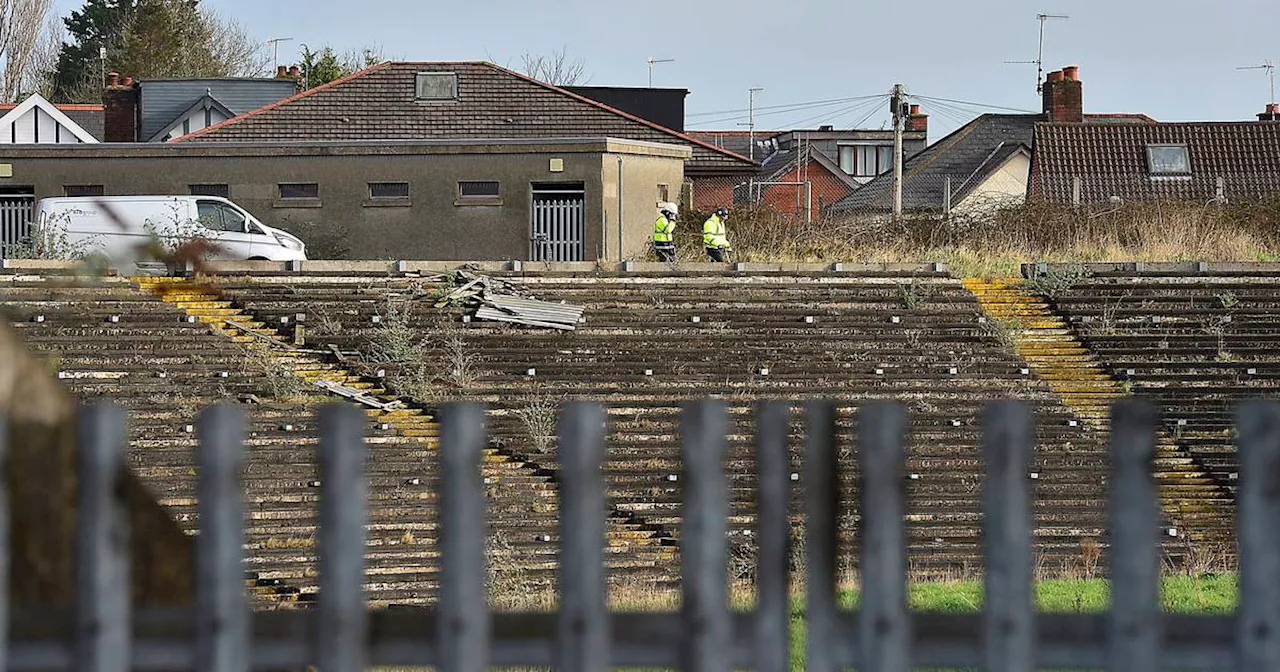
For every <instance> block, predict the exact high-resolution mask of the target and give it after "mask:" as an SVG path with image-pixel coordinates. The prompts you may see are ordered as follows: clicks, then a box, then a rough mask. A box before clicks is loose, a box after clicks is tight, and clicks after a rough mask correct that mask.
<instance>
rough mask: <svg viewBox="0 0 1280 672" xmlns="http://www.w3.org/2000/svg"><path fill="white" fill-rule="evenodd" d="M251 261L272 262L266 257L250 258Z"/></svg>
mask: <svg viewBox="0 0 1280 672" xmlns="http://www.w3.org/2000/svg"><path fill="white" fill-rule="evenodd" d="M249 261H271V260H270V259H268V258H266V257H249Z"/></svg>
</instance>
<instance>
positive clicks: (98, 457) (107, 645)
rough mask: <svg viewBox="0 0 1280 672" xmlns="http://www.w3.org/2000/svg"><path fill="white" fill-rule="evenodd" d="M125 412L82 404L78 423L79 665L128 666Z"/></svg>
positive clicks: (110, 670) (98, 671) (101, 669)
mask: <svg viewBox="0 0 1280 672" xmlns="http://www.w3.org/2000/svg"><path fill="white" fill-rule="evenodd" d="M125 422H126V418H125V411H124V409H123V408H120V407H118V406H113V405H107V404H102V405H95V406H88V407H85V408H82V409H81V410H80V414H79V419H78V422H77V424H76V453H77V461H78V469H77V478H78V481H79V483H78V487H79V490H80V497H79V502H78V504H77V511H76V520H77V525H76V570H77V577H78V579H77V583H76V648H75V669H77V670H88V671H91V672H116V671H118V672H124V671H125V670H128V669H129V667H130V646H131V644H132V641H131V638H132V628H131V627H130V625H131V622H130V617H131V609H130V575H129V556H128V553H129V518H128V512H127V511H126V509H125V502H124V501H123V500H122V499H121V493H122V492H123V491H124V488H123V487H122V484H121V479H122V478H124V475H125V474H124V449H125V441H126V435H125Z"/></svg>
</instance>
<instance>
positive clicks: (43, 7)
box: [0, 0, 53, 101]
mask: <svg viewBox="0 0 1280 672" xmlns="http://www.w3.org/2000/svg"><path fill="white" fill-rule="evenodd" d="M52 5H53V0H0V61H2V63H0V65H2V66H3V75H2V76H0V94H2V95H3V97H4V100H6V101H11V100H14V99H15V98H17V97H18V96H19V95H20V94H22V93H24V91H23V85H24V83H26V82H29V81H30V79H31V78H32V76H33V73H32V70H31V68H32V61H33V60H34V59H35V58H36V55H37V53H38V51H39V48H40V47H41V46H42V39H43V38H44V37H45V34H46V20H47V18H48V16H49V10H50V8H51V7H52Z"/></svg>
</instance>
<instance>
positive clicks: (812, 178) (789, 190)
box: [761, 161, 852, 216]
mask: <svg viewBox="0 0 1280 672" xmlns="http://www.w3.org/2000/svg"><path fill="white" fill-rule="evenodd" d="M776 179H777V180H778V181H780V182H798V181H800V178H799V171H797V170H792V171H791V172H789V173H786V174H785V175H782V176H781V177H778V178H776ZM808 181H809V183H810V185H811V186H810V190H811V191H810V196H811V198H812V199H813V200H812V202H810V204H809V206H810V208H811V209H812V211H813V214H814V216H817V214H818V211H819V208H821V207H822V206H827V205H831V204H832V203H835V202H836V201H838V200H840V199H842V198H844V197H845V196H848V195H849V194H850V192H852V189H850V188H849V187H848V186H846V185H845V183H844V182H843V181H842V180H841V179H840V178H838V177H836V176H835V175H832V174H831V172H830V171H828V170H827V169H826V168H825V167H823V166H822V164H819V163H818V162H817V161H810V162H809V169H808ZM797 192H799V193H800V196H799V199H797V197H796V193H797ZM761 200H762V201H763V202H764V203H765V204H766V205H768V206H770V207H772V208H774V209H775V210H777V211H778V212H785V213H789V214H794V215H803V214H804V186H803V185H793V184H774V185H770V186H768V187H765V188H764V190H763V193H762V199H761ZM797 200H798V201H799V207H798V208H797V207H796V206H797Z"/></svg>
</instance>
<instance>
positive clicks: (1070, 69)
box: [1062, 65, 1080, 82]
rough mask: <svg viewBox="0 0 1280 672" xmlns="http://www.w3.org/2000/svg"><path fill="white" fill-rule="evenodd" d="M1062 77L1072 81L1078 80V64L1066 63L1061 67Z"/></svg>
mask: <svg viewBox="0 0 1280 672" xmlns="http://www.w3.org/2000/svg"><path fill="white" fill-rule="evenodd" d="M1062 78H1063V79H1066V80H1068V81H1072V82H1078V81H1080V66H1078V65H1068V66H1067V67H1065V68H1063V69H1062Z"/></svg>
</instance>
